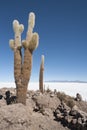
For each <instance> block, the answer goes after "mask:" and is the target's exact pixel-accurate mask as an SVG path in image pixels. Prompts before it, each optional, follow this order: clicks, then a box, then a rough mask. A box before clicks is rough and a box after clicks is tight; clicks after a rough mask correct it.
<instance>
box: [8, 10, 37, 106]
mask: <svg viewBox="0 0 87 130" xmlns="http://www.w3.org/2000/svg"><path fill="white" fill-rule="evenodd" d="M34 25H35V14H34V13H32V12H31V13H30V14H29V20H28V30H27V36H26V39H25V40H23V41H22V42H21V33H22V32H23V30H24V26H23V25H22V24H19V22H18V21H17V20H14V21H13V29H14V33H15V37H14V40H12V39H11V40H10V41H9V43H10V47H11V48H12V50H13V51H14V78H15V83H16V90H17V93H16V94H17V102H18V103H22V104H26V93H27V87H28V82H29V80H30V75H31V68H32V54H33V51H34V50H35V49H36V48H37V47H38V41H39V36H38V34H37V33H33V28H34ZM22 47H24V61H23V59H22V52H21V48H22Z"/></svg>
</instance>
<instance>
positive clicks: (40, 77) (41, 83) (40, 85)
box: [39, 55, 44, 93]
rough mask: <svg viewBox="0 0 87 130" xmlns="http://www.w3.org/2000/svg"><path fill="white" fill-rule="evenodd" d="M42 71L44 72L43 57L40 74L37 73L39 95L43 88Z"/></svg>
mask: <svg viewBox="0 0 87 130" xmlns="http://www.w3.org/2000/svg"><path fill="white" fill-rule="evenodd" d="M43 71H44V55H42V57H41V65H40V73H39V90H40V92H41V93H43V92H44V88H43Z"/></svg>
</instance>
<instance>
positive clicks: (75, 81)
mask: <svg viewBox="0 0 87 130" xmlns="http://www.w3.org/2000/svg"><path fill="white" fill-rule="evenodd" d="M45 82H62V83H64V82H66V83H87V81H80V80H74V81H73V80H72V81H68V80H48V81H45Z"/></svg>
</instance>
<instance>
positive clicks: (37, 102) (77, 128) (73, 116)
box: [0, 88, 87, 130]
mask: <svg viewBox="0 0 87 130" xmlns="http://www.w3.org/2000/svg"><path fill="white" fill-rule="evenodd" d="M7 90H8V89H7V88H2V89H0V94H1V95H3V96H4V97H3V98H2V99H1V100H0V130H87V102H84V101H76V100H75V98H72V97H70V96H68V95H65V94H64V93H60V92H56V91H54V92H51V91H50V90H47V91H46V92H44V94H41V93H40V92H39V91H28V92H27V97H26V98H27V101H26V106H24V105H22V104H20V103H19V104H14V103H13V104H11V105H7V104H6V100H5V99H4V98H5V92H6V91H7ZM9 90H10V92H11V94H12V95H15V94H16V90H15V89H14V88H9Z"/></svg>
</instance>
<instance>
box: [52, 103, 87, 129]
mask: <svg viewBox="0 0 87 130" xmlns="http://www.w3.org/2000/svg"><path fill="white" fill-rule="evenodd" d="M54 116H55V119H56V120H57V121H59V122H61V124H62V125H63V126H64V127H65V126H66V127H68V128H69V129H71V130H87V113H85V112H83V111H81V110H79V109H78V107H76V106H75V107H73V109H70V108H67V106H66V105H65V104H64V103H61V104H60V105H59V106H58V107H57V109H56V110H55V112H54Z"/></svg>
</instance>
